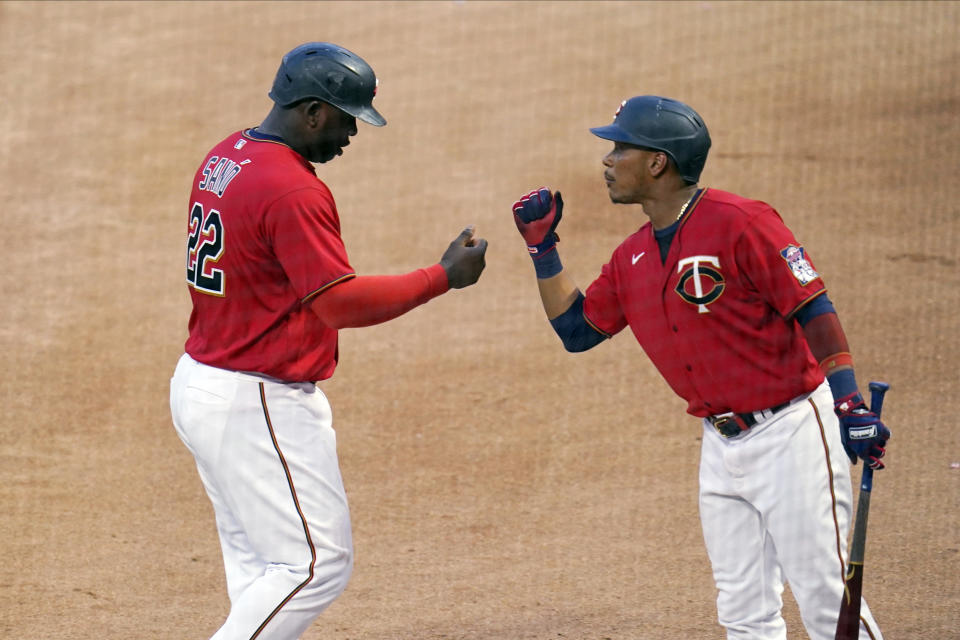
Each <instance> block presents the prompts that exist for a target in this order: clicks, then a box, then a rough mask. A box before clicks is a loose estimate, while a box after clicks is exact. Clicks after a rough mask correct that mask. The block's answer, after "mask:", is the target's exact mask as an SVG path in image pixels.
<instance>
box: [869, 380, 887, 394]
mask: <svg viewBox="0 0 960 640" xmlns="http://www.w3.org/2000/svg"><path fill="white" fill-rule="evenodd" d="M869 386H870V391H876V392H879V393H886V392H887V391H889V390H890V385H889V384H887V383H886V382H879V381H877V380H874V381H872V382H871V383H870V385H869Z"/></svg>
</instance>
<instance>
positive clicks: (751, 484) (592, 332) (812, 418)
mask: <svg viewBox="0 0 960 640" xmlns="http://www.w3.org/2000/svg"><path fill="white" fill-rule="evenodd" d="M591 131H592V132H593V133H594V134H595V135H597V136H598V137H600V138H603V139H606V140H610V141H612V142H613V143H614V146H613V150H612V151H610V152H609V153H608V154H607V155H606V156H605V157H604V159H603V166H604V179H605V181H606V184H607V190H608V192H609V195H610V199H611V200H612V201H613V202H615V203H620V204H640V205H641V206H642V207H643V211H644V213H645V214H646V215H647V217H648V218H649V222H647V223H646V224H644V225H643V226H642V227H641V228H640V229H639V230H638V231H637V232H636V233H634V234H632V235H631V236H629V237H628V238H627V239H626V240H624V241H623V243H622V244H621V245H620V246H619V247H617V248H616V250H614V252H613V255H612V257H611V258H610V261H609V262H608V263H607V264H606V265H604V266H603V269H602V270H601V272H600V275H599V277H598V278H597V279H596V280H594V282H593V283H592V284H591V285H590V287H589V288H587V291H586V294H583V293H581V292H580V291H579V289H577V287H576V285H575V284H574V282H573V280H572V279H571V278H570V276H568V275H567V273H566V272H565V271H564V270H563V266H562V264H561V263H560V258H559V255H558V253H557V248H556V240H557V236H556V234H555V232H554V230H555V229H556V227H557V224H558V223H559V222H560V218H561V215H562V211H563V200H562V198H561V196H560V193H559V192H557V193H551V192H550V190H549V189H546V188H543V189H538V190H536V191H532V192H530V193H528V194H527V195H525V196H524V197H523V198H521V199H520V200H519V201H518V202H516V203H515V204H514V205H513V216H514V221H515V222H516V225H517V228H518V229H519V231H520V233H521V234H522V235H523V237H524V240H525V241H526V244H527V248H528V251H529V252H530V255H531V257H532V258H533V262H534V267H535V270H536V274H537V282H538V286H539V290H540V296H541V299H542V301H543V305H544V310H545V311H546V314H547V317H548V318H549V319H550V322H551V324H552V326H553V328H554V330H555V331H556V332H557V334H558V335H559V337H560V338H561V340H562V341H563V344H564V346H565V347H566V348H567V349H568V350H569V351H583V350H586V349H590V348H592V347H593V346H595V345H597V344H599V343H601V342H603V341H604V340H605V339H607V338H610V337H612V336H613V335H614V334H616V333H618V332H620V331H621V330H622V329H624V328H626V327H630V330H631V331H632V332H633V335H634V337H635V338H636V339H637V341H638V342H639V343H640V345H641V346H642V347H643V349H644V351H645V352H646V353H647V355H648V357H649V358H650V360H651V361H652V362H653V364H654V365H655V366H656V367H657V369H658V370H659V371H660V373H661V374H662V375H663V377H664V378H665V379H666V381H667V383H668V384H669V385H670V387H671V388H672V389H673V390H674V391H675V392H676V393H677V395H679V396H680V397H682V398H683V399H684V400H686V401H687V411H688V413H690V414H691V415H693V416H696V417H698V418H700V419H701V421H702V428H703V441H702V442H703V444H702V448H701V457H700V519H701V524H702V528H703V535H704V540H705V542H706V547H707V553H708V555H709V557H710V561H711V564H712V566H713V576H714V580H715V582H716V586H717V590H718V596H717V610H718V617H719V621H720V623H721V624H722V625H723V626H724V627H725V628H726V632H727V637H728V638H731V639H732V638H736V639H741V638H742V639H747V638H750V639H751V640H774V639H782V638H785V637H786V627H785V624H784V621H783V618H782V615H781V607H782V599H781V596H782V592H783V585H784V583H785V582H789V584H790V589H791V591H792V592H793V594H794V597H795V598H796V600H797V603H798V605H799V609H800V613H801V616H802V618H803V624H804V627H805V628H806V630H807V633H808V634H809V636H810V637H811V638H813V639H814V640H828V639H832V638H833V637H834V631H835V630H836V625H837V617H838V613H839V608H840V602H841V596H842V594H843V591H844V572H845V566H846V537H847V532H848V530H849V526H850V516H851V509H852V507H851V501H852V492H851V486H850V467H849V462H851V461H852V462H856V460H857V458H858V457H859V458H861V459H863V460H864V461H865V464H869V465H871V466H872V467H873V468H875V469H882V468H883V463H882V461H881V458H882V457H883V455H884V446H885V444H886V441H887V439H888V438H889V437H890V431H889V430H888V429H887V428H886V426H884V425H883V423H882V422H881V421H880V420H879V418H878V417H877V416H876V415H875V414H874V413H872V412H871V411H870V410H869V409H868V408H867V407H866V405H865V404H864V402H863V399H862V397H861V395H860V392H859V391H858V389H857V383H856V379H855V376H854V371H853V360H852V357H851V355H850V352H849V347H848V345H847V340H846V337H845V336H844V333H843V329H842V328H841V326H840V323H839V321H838V319H837V314H836V312H835V310H834V308H833V305H832V304H831V303H830V300H829V299H828V298H827V294H826V288H825V285H824V283H823V280H822V278H821V277H820V275H819V274H818V273H817V271H816V269H815V268H814V266H813V262H812V261H811V259H810V256H809V255H807V253H806V250H805V249H804V247H803V246H802V245H801V244H800V243H799V242H798V241H797V239H796V238H795V237H794V236H793V234H792V233H791V232H790V230H789V229H788V228H787V227H786V226H785V225H784V223H783V220H782V219H781V218H780V216H779V214H778V213H777V212H776V211H775V210H774V209H773V208H771V207H770V206H769V205H767V204H765V203H763V202H758V201H756V200H749V199H747V198H743V197H740V196H738V195H734V194H732V193H727V192H724V191H719V190H717V189H712V188H705V187H700V186H698V184H697V183H698V180H699V177H700V172H701V171H702V170H703V166H704V164H705V162H706V159H707V152H708V150H709V148H710V136H709V134H708V132H707V128H706V126H705V125H704V123H703V120H702V119H701V118H700V116H699V115H698V114H697V113H696V112H695V111H694V110H693V109H691V108H690V107H689V106H687V105H685V104H683V103H681V102H677V101H675V100H670V99H668V98H661V97H658V96H637V97H634V98H631V99H629V100H626V101H624V102H623V103H622V104H621V105H620V109H619V110H618V111H617V113H616V115H615V116H614V121H613V123H612V124H610V125H608V126H603V127H597V128H594V129H591ZM848 456H849V461H848V459H847V457H848ZM861 616H862V618H861V631H860V638H872V639H874V640H878V639H879V638H881V637H882V636H881V634H880V630H879V629H878V627H877V623H876V622H875V620H874V619H873V616H872V614H871V613H870V609H869V608H868V607H867V604H866V602H863V604H862V607H861Z"/></svg>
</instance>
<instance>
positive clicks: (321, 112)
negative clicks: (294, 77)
mask: <svg viewBox="0 0 960 640" xmlns="http://www.w3.org/2000/svg"><path fill="white" fill-rule="evenodd" d="M298 106H299V107H300V109H301V113H302V114H303V119H304V121H305V122H306V123H307V126H308V127H309V128H311V129H317V128H319V127H322V126H323V123H324V122H326V120H327V109H326V107H327V103H326V102H323V101H322V100H304V101H303V103H302V104H300V105H298Z"/></svg>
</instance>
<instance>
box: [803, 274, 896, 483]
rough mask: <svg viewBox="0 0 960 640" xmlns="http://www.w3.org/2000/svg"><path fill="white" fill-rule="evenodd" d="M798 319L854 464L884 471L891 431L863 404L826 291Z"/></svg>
mask: <svg viewBox="0 0 960 640" xmlns="http://www.w3.org/2000/svg"><path fill="white" fill-rule="evenodd" d="M795 318H796V319H797V321H798V322H799V323H800V325H801V327H803V334H804V336H805V337H806V340H807V345H808V346H809V347H810V352H811V353H812V354H813V357H814V358H816V360H817V362H819V363H820V368H821V369H822V370H823V372H824V375H826V377H827V382H828V383H829V384H830V390H831V391H832V392H833V398H834V411H835V412H836V414H837V417H838V418H839V420H840V435H841V437H842V439H843V446H844V449H845V450H846V452H847V455H848V456H849V457H850V461H851V462H854V463H856V460H857V458H858V457H859V458H862V459H863V460H864V464H869V465H870V466H871V467H872V468H873V469H883V467H884V464H883V462H882V461H881V460H880V459H881V458H883V456H884V454H885V453H886V449H885V446H886V443H887V440H888V439H889V438H890V430H889V429H888V428H887V427H886V425H884V424H883V422H881V421H880V418H879V417H878V416H877V415H876V414H875V413H874V412H873V411H871V410H870V409H869V408H868V407H867V405H866V403H865V402H864V401H863V396H862V395H861V393H860V391H859V389H858V387H857V379H856V375H855V373H854V368H853V356H852V355H851V354H850V346H849V344H848V342H847V336H846V334H845V333H844V331H843V327H842V326H841V324H840V319H839V317H838V316H837V313H836V310H835V309H834V307H833V304H832V303H831V302H830V299H829V298H827V294H826V292H823V293H822V294H820V295H818V296H817V297H815V298H813V299H812V300H810V301H809V302H808V303H807V304H805V305H804V306H803V307H801V308H800V309H799V310H798V311H797V313H796V314H795Z"/></svg>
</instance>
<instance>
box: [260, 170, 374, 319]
mask: <svg viewBox="0 0 960 640" xmlns="http://www.w3.org/2000/svg"><path fill="white" fill-rule="evenodd" d="M265 225H266V236H267V237H268V238H269V239H270V242H271V244H272V247H273V252H274V254H275V255H276V257H277V260H278V261H279V262H280V264H281V266H282V267H283V270H284V272H285V273H286V274H287V277H288V278H289V279H290V284H291V286H292V287H293V289H294V291H295V292H296V294H297V295H298V296H299V297H300V300H301V302H306V301H307V300H309V299H310V298H312V297H314V296H315V295H317V294H319V293H321V292H322V291H324V290H326V289H327V288H328V287H331V286H333V285H334V284H336V283H338V282H342V281H343V280H346V279H349V278H352V277H354V275H355V273H354V270H353V267H351V266H350V262H349V260H348V259H347V250H346V248H345V247H344V245H343V239H342V238H341V237H340V217H339V215H338V214H337V208H336V204H335V203H334V201H333V196H332V195H331V194H330V192H329V191H328V190H327V189H324V188H306V189H299V190H296V191H293V192H291V193H288V194H286V195H284V196H282V197H281V198H279V199H278V200H276V201H275V202H274V203H273V204H271V205H270V207H269V209H268V211H267V215H266V217H265Z"/></svg>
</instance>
